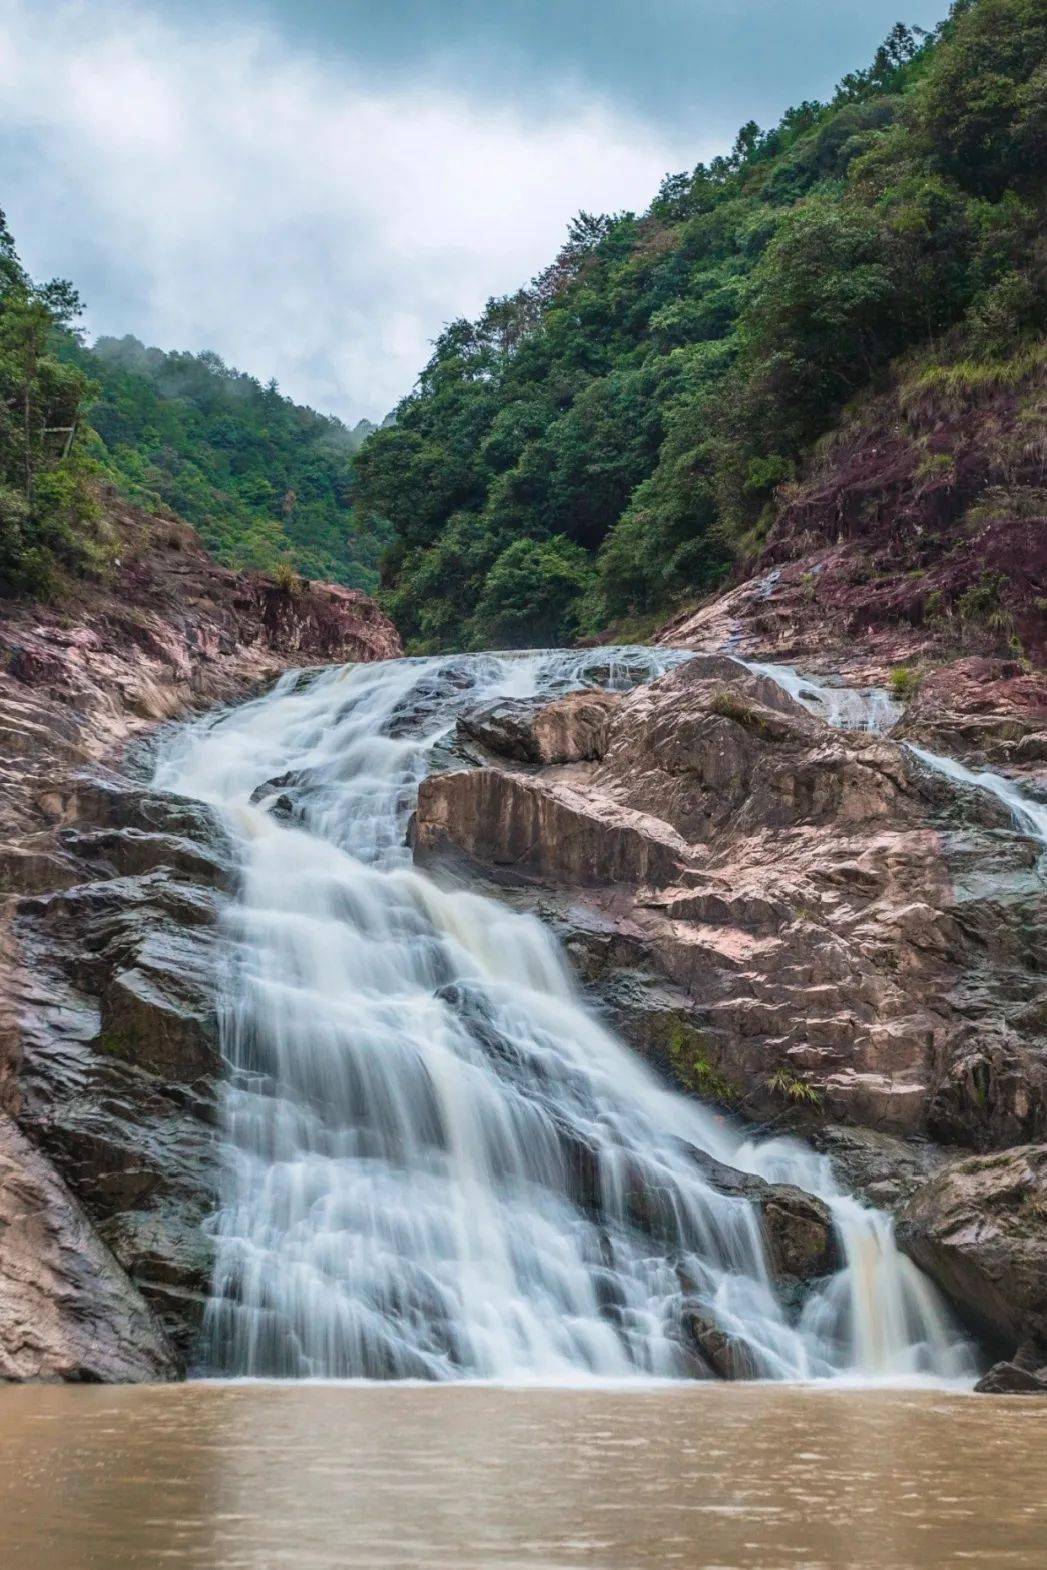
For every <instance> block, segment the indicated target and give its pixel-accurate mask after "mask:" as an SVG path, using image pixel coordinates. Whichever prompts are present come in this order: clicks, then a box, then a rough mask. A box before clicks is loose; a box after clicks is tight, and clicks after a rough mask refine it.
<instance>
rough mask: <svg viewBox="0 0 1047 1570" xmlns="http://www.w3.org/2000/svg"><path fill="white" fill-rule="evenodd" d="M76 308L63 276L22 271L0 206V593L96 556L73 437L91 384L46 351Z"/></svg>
mask: <svg viewBox="0 0 1047 1570" xmlns="http://www.w3.org/2000/svg"><path fill="white" fill-rule="evenodd" d="M79 309H80V305H79V301H78V299H77V296H76V293H75V291H74V290H73V289H72V288H71V286H70V285H69V284H68V283H66V282H65V281H64V280H62V279H55V280H53V281H52V282H51V283H48V284H43V285H37V284H34V283H33V282H32V280H31V279H30V278H29V277H27V275H26V273H25V271H24V269H23V268H22V266H21V263H20V262H19V260H18V257H17V255H16V253H15V248H14V244H13V242H12V240H11V236H10V234H9V233H8V229H7V225H6V223H5V221H4V217H3V214H2V213H0V593H7V594H21V593H27V594H46V593H49V592H51V590H52V589H53V588H54V586H55V585H56V583H57V582H58V580H59V579H60V577H61V575H62V573H63V572H64V571H74V572H75V571H80V570H82V569H83V568H84V567H86V566H88V565H89V564H90V563H91V562H92V561H93V560H95V559H96V557H97V554H98V544H97V540H96V531H95V525H96V521H97V514H98V509H97V504H96V503H95V501H94V496H93V491H92V488H91V485H90V477H91V466H90V463H89V462H88V461H87V460H86V459H85V458H84V455H83V436H82V414H83V409H84V405H85V402H86V400H87V398H88V397H89V395H90V393H91V391H92V388H91V385H90V383H89V381H88V379H87V377H86V376H85V375H84V374H83V373H82V371H80V370H78V369H77V368H76V367H75V366H71V365H69V364H67V363H65V362H64V361H63V360H61V359H59V358H58V357H57V356H56V355H55V353H54V341H55V335H56V333H57V332H60V331H68V329H69V326H70V324H71V323H72V322H73V321H74V320H75V318H76V316H77V315H78V313H79Z"/></svg>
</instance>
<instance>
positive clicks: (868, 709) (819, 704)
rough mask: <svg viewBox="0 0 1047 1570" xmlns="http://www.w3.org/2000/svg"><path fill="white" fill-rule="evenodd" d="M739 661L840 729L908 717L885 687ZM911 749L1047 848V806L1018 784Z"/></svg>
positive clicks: (878, 727) (879, 727)
mask: <svg viewBox="0 0 1047 1570" xmlns="http://www.w3.org/2000/svg"><path fill="white" fill-rule="evenodd" d="M733 658H734V659H735V660H736V661H737V663H738V664H739V665H743V666H744V667H745V669H746V670H750V671H753V672H754V673H755V674H756V675H758V676H768V677H769V678H770V679H771V681H773V682H776V683H777V685H778V686H779V687H781V688H782V690H783V691H784V692H787V693H788V694H789V696H790V697H791V698H795V699H796V701H797V702H798V703H801V704H802V705H803V707H804V708H805V709H807V710H809V712H810V713H812V714H817V715H818V717H819V718H820V719H823V720H825V722H826V724H827V725H833V726H835V727H837V728H838V729H840V730H855V731H873V732H876V733H878V732H881V731H887V730H890V729H891V727H892V726H893V725H895V724H896V723H897V722H898V720H899V719H901V717H902V714H903V713H904V711H905V710H904V705H903V704H901V703H899V702H898V700H897V699H896V698H893V697H892V696H891V694H890V693H889V692H888V691H887V689H886V688H885V687H846V686H840V685H834V684H833V683H832V682H829V681H827V680H826V679H825V678H824V677H819V676H805V675H803V673H802V672H801V671H798V670H797V669H796V667H795V666H793V665H773V664H770V663H768V662H767V661H765V660H743V659H741V658H740V656H738V655H735V656H733ZM905 746H906V747H907V749H908V751H909V752H911V753H912V755H913V757H915V758H919V760H920V762H921V763H922V764H923V765H924V766H925V768H928V769H931V770H932V771H933V772H934V773H935V774H940V775H942V776H943V778H945V779H947V780H949V781H950V782H951V783H952V784H953V785H961V786H964V787H967V788H970V789H973V790H982V791H985V792H986V793H987V794H988V795H990V796H995V797H996V800H997V801H999V802H1001V803H1002V805H1003V806H1004V807H1006V809H1007V811H1008V812H1009V813H1010V815H1011V818H1012V820H1013V822H1014V825H1015V827H1016V828H1017V829H1018V831H1019V833H1021V834H1025V835H1027V836H1028V837H1029V839H1033V840H1038V841H1039V843H1040V844H1041V845H1047V804H1045V803H1044V802H1041V801H1036V800H1035V799H1034V798H1033V797H1032V796H1030V795H1029V794H1028V792H1027V791H1025V790H1023V789H1022V787H1021V785H1019V784H1018V783H1017V782H1016V781H1015V780H1010V779H1008V778H1007V776H1006V775H1005V774H996V773H994V772H993V771H992V770H991V769H969V768H968V767H967V765H966V764H964V763H960V762H959V760H958V759H956V758H948V757H945V756H944V755H943V754H942V753H938V752H930V751H928V749H927V748H926V747H918V746H917V745H916V744H915V743H914V742H906V743H905Z"/></svg>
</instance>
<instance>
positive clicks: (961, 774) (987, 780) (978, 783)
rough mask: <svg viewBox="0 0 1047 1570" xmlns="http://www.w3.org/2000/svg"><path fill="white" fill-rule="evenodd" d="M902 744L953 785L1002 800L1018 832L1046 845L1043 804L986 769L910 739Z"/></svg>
mask: <svg viewBox="0 0 1047 1570" xmlns="http://www.w3.org/2000/svg"><path fill="white" fill-rule="evenodd" d="M906 746H907V747H908V749H909V751H910V752H911V753H912V754H913V756H914V757H916V758H919V760H920V762H921V763H924V764H926V765H927V767H928V768H929V769H933V770H934V771H935V773H936V774H942V775H944V776H945V778H946V779H947V780H952V782H953V784H956V785H967V786H972V787H973V788H974V789H975V790H984V791H988V793H989V795H990V796H995V797H996V799H997V801H999V802H1002V803H1003V805H1004V806H1005V807H1006V808H1007V811H1008V812H1009V813H1010V815H1011V818H1012V819H1013V821H1014V825H1015V827H1016V828H1017V829H1018V830H1019V832H1020V833H1022V834H1026V835H1028V837H1029V838H1030V839H1034V840H1038V841H1039V843H1040V844H1041V845H1045V846H1047V805H1044V803H1043V802H1039V801H1034V800H1033V799H1032V797H1031V796H1028V795H1026V793H1025V792H1024V791H1023V790H1022V788H1021V786H1020V785H1017V784H1016V783H1015V782H1014V780H1009V779H1007V778H1006V776H1005V775H1003V774H994V773H992V771H991V770H990V769H969V768H967V766H966V764H963V763H958V762H957V761H956V759H955V758H945V757H942V756H941V755H940V754H939V753H937V752H928V751H927V749H926V747H917V746H915V745H914V744H913V743H912V742H906Z"/></svg>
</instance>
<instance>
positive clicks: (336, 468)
mask: <svg viewBox="0 0 1047 1570" xmlns="http://www.w3.org/2000/svg"><path fill="white" fill-rule="evenodd" d="M70 353H71V354H72V355H73V357H74V358H75V359H76V361H77V363H78V364H80V365H81V366H82V368H83V369H84V371H85V372H86V373H87V374H88V375H89V376H90V377H91V378H92V379H93V380H94V382H95V383H96V384H97V387H98V391H97V394H96V396H95V398H94V400H93V402H92V404H91V408H90V422H91V426H92V427H93V429H94V431H95V432H96V433H97V435H98V437H99V439H100V444H101V445H100V446H97V445H96V446H95V447H94V449H93V450H94V451H95V453H96V456H97V457H98V459H99V461H100V462H101V464H102V465H103V467H104V468H105V470H106V471H107V472H108V474H109V475H110V476H111V477H112V478H113V479H114V480H115V481H116V483H117V484H119V486H120V488H121V489H122V490H124V491H126V492H127V493H128V495H130V496H131V498H132V499H133V500H135V501H137V502H140V503H142V504H144V505H146V506H149V505H151V504H153V505H155V504H158V503H159V504H162V505H163V506H164V507H168V508H170V509H171V510H172V511H174V512H176V513H178V514H179V515H180V516H181V517H183V518H185V519H186V520H187V521H188V522H189V523H191V524H193V525H194V527H195V528H196V529H197V530H198V531H199V533H200V535H201V537H202V539H203V541H204V543H205V544H206V545H207V546H208V547H209V549H210V550H211V551H212V553H213V554H214V555H215V556H216V557H217V559H218V560H219V561H222V562H226V563H228V564H229V565H232V566H238V567H260V568H269V569H272V568H273V567H275V566H277V565H278V564H279V563H280V562H283V561H286V562H288V563H289V564H290V565H292V566H293V567H294V568H295V569H296V570H297V571H298V572H301V573H303V574H304V575H305V576H306V577H309V578H324V579H330V580H332V581H333V582H335V583H345V584H349V585H350V586H351V587H354V588H365V589H370V588H373V587H374V586H375V583H376V582H377V574H376V570H375V569H376V567H377V562H378V557H379V554H380V552H381V549H382V545H383V544H384V543H387V534H384V533H383V531H382V529H381V527H380V526H379V527H378V528H374V527H372V528H371V529H361V528H359V527H358V526H357V523H356V520H355V518H354V515H353V512H352V457H353V454H354V453H355V452H356V450H357V449H358V447H359V446H360V444H361V441H362V439H363V436H364V434H366V431H369V430H370V427H369V426H365V427H364V428H363V429H361V430H360V431H358V432H354V431H351V430H349V429H348V428H347V427H346V426H345V425H343V424H342V422H341V421H340V420H337V419H335V418H334V417H333V416H329V415H321V414H317V413H316V412H315V411H314V410H312V409H307V408H302V407H301V406H300V405H298V404H295V403H292V402H291V400H290V399H289V398H285V397H283V396H282V395H281V394H280V392H279V391H278V389H277V387H276V384H275V382H270V383H269V385H268V386H265V387H263V386H262V385H261V384H260V383H259V382H258V381H256V380H255V378H254V377H253V376H247V375H245V374H244V373H243V372H241V371H236V370H233V369H232V368H230V367H229V366H227V365H224V364H223V363H222V361H221V360H220V359H219V357H218V356H217V355H216V354H210V353H203V354H177V353H175V354H165V353H164V352H163V351H162V350H160V349H147V348H146V347H145V346H144V345H143V344H141V343H139V342H138V340H137V339H136V338H130V337H127V338H120V339H116V338H101V339H99V340H98V342H97V343H96V344H95V345H94V347H93V348H92V349H90V350H86V349H79V348H77V347H75V346H74V347H71V348H70Z"/></svg>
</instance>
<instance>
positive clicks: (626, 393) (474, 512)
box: [356, 0, 1047, 649]
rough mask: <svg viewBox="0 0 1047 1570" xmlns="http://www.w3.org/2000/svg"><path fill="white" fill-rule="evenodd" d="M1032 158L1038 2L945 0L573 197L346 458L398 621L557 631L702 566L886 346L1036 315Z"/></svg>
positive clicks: (906, 349) (738, 546)
mask: <svg viewBox="0 0 1047 1570" xmlns="http://www.w3.org/2000/svg"><path fill="white" fill-rule="evenodd" d="M1045 170H1047V9H1045V7H1044V5H1043V3H1042V0H959V3H957V4H956V5H954V7H953V10H952V12H951V14H950V16H949V18H948V19H947V21H946V22H945V23H943V25H942V26H941V27H940V28H939V29H938V30H937V32H936V33H935V34H934V35H933V36H928V35H925V34H920V33H917V32H914V31H912V30H910V29H908V28H906V27H904V26H901V25H899V26H897V27H896V28H895V29H894V30H893V32H892V33H891V35H890V36H889V38H888V39H887V40H886V42H885V43H884V45H883V46H882V47H881V49H880V50H879V51H878V52H877V55H876V58H875V59H874V61H873V62H872V65H871V66H870V67H869V68H868V69H867V70H865V71H860V72H855V73H852V74H851V75H849V76H847V77H845V78H844V79H843V81H842V82H841V84H840V86H839V89H838V90H837V92H836V95H835V97H834V98H833V100H832V102H831V103H828V104H821V103H804V104H801V105H800V106H799V107H798V108H796V109H793V110H790V111H789V112H788V113H787V114H786V115H785V116H784V118H783V120H782V122H781V124H780V125H779V126H777V127H776V128H775V129H773V130H771V131H761V130H760V129H759V128H758V127H757V126H756V125H755V124H749V125H746V126H743V128H742V130H741V131H740V132H739V135H738V139H737V141H736V143H735V146H734V148H733V150H732V152H731V154H730V155H729V156H727V157H723V158H717V159H714V160H713V162H712V163H711V164H710V165H708V166H706V165H699V166H698V168H697V169H696V170H694V171H693V173H690V174H680V175H672V176H668V177H667V178H666V179H665V181H664V182H663V184H662V187H661V189H660V191H659V192H658V194H657V196H656V197H655V200H654V201H653V202H652V204H651V206H650V208H649V209H648V211H647V212H646V213H645V214H643V215H642V216H640V217H637V216H635V215H633V214H629V213H625V214H619V215H616V216H614V217H593V216H592V215H589V214H585V213H583V214H581V215H580V216H579V218H578V219H577V220H575V222H574V224H573V225H572V227H571V230H570V233H569V237H568V242H567V244H566V246H565V247H564V249H563V250H562V251H561V253H560V255H559V256H558V257H557V259H556V261H555V262H554V263H553V265H552V266H551V267H550V268H549V269H548V270H547V271H546V272H545V273H543V274H542V275H541V276H540V277H539V278H537V279H536V280H535V281H534V282H533V283H532V284H531V286H530V287H528V288H525V289H521V290H520V291H519V292H518V293H517V294H515V295H512V296H509V297H506V298H503V299H498V300H492V301H491V302H490V303H489V304H488V306H487V309H486V310H485V312H484V314H483V315H482V316H481V318H480V319H479V320H478V321H476V322H467V321H456V322H453V323H452V324H451V325H450V326H449V327H447V329H446V330H445V331H444V332H443V334H442V335H441V337H440V338H439V339H438V341H437V343H436V345H435V351H434V353H433V356H432V358H431V360H430V362H429V364H428V365H427V366H426V368H425V370H424V371H423V373H422V375H421V377H420V380H419V383H418V386H417V388H416V389H415V390H414V391H413V392H412V393H411V394H410V395H409V396H408V397H407V398H405V399H404V400H403V402H402V403H401V404H400V406H399V408H398V409H397V411H396V423H395V424H394V425H391V426H389V427H387V428H386V429H383V430H382V431H380V432H378V433H377V434H376V435H375V436H374V437H373V438H372V439H371V440H370V441H369V442H368V444H367V445H366V447H365V448H364V449H363V451H362V452H361V454H360V455H359V457H358V459H357V462H356V470H357V476H358V485H359V489H358V496H359V505H360V506H361V507H362V508H365V509H366V510H367V512H368V514H369V515H370V516H373V517H375V518H382V519H387V520H389V521H390V522H391V524H392V525H393V527H394V529H395V540H394V543H393V546H392V548H391V550H390V552H389V553H388V556H387V559H386V562H385V581H386V583H387V585H388V596H387V601H388V604H389V608H390V610H391V611H392V613H393V615H394V616H395V617H396V619H397V620H398V622H399V624H400V626H401V629H402V631H403V632H404V634H405V636H406V637H407V638H408V640H409V641H410V643H411V644H412V645H413V646H414V647H415V648H419V649H421V648H426V647H434V648H438V647H446V646H451V645H460V644H461V643H462V642H463V641H465V642H467V643H471V644H472V645H474V646H480V645H483V644H489V643H491V642H500V643H514V644H531V643H544V642H556V641H560V640H561V639H564V638H569V637H571V636H572V635H573V634H574V633H576V632H577V631H578V630H579V628H581V629H583V630H584V629H585V627H587V626H588V627H593V628H595V627H597V626H599V625H602V624H606V623H607V622H608V621H610V620H613V619H616V618H623V617H633V616H636V615H640V614H644V613H650V612H652V611H654V610H664V609H666V608H667V607H668V606H669V605H671V604H672V603H673V601H674V599H678V598H680V597H682V596H685V595H693V594H694V593H695V592H699V591H702V590H705V589H708V588H710V587H712V586H714V585H715V584H716V583H717V582H718V581H719V580H720V579H721V578H722V577H723V576H724V575H725V574H726V572H727V571H728V570H729V567H730V565H731V563H732V562H733V561H734V560H736V559H737V558H738V557H739V556H740V555H741V556H744V555H745V554H746V553H748V552H751V551H752V550H753V549H754V548H755V547H756V546H757V545H758V544H759V542H760V541H761V540H762V539H763V538H764V537H765V536H766V533H767V531H768V529H769V527H770V525H771V522H772V520H773V518H774V516H775V511H776V503H777V502H778V501H779V500H780V498H781V496H782V494H783V490H787V489H788V486H789V484H790V482H791V481H793V480H794V478H795V476H796V475H797V474H798V473H800V472H801V470H802V465H803V464H804V461H805V458H806V456H807V454H808V453H809V451H810V449H811V446H812V444H813V443H814V442H815V441H816V440H817V439H818V438H819V437H821V436H822V435H823V434H824V433H825V432H827V431H829V430H831V429H832V428H833V426H834V422H836V421H837V420H838V419H839V418H840V416H841V413H842V412H843V411H844V410H845V408H846V407H847V406H848V405H851V404H852V403H853V402H854V400H855V399H856V397H859V396H861V395H867V394H868V393H869V391H870V390H875V389H876V388H877V387H878V386H879V385H881V384H882V383H883V381H884V380H885V378H886V377H887V375H888V372H889V368H890V367H891V365H892V363H894V362H896V360H897V357H899V356H902V355H904V356H907V357H908V360H907V363H908V364H910V366H911V363H912V360H913V356H914V355H915V356H917V359H918V357H919V356H920V355H921V354H922V355H925V356H926V359H927V364H928V365H931V364H935V365H940V364H948V363H950V361H951V362H956V361H959V360H960V359H961V358H964V359H965V362H970V361H973V362H975V363H976V364H978V365H983V364H984V365H992V364H998V363H999V362H1000V361H1001V360H1005V359H1007V358H1008V357H1013V356H1015V355H1020V354H1021V353H1022V352H1023V351H1024V350H1025V349H1026V348H1027V346H1028V344H1029V342H1030V341H1031V340H1033V339H1035V338H1036V337H1037V336H1038V335H1040V334H1042V332H1043V329H1044V326H1045V325H1047V242H1045V238H1044V174H1045Z"/></svg>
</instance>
